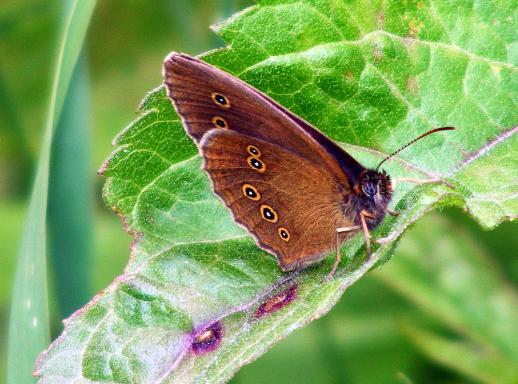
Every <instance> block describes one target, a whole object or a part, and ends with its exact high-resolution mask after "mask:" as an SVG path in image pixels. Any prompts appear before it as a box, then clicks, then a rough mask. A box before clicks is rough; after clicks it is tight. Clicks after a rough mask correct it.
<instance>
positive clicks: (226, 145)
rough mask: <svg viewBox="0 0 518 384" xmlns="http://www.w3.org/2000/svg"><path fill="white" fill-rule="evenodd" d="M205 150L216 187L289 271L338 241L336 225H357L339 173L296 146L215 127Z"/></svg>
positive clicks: (204, 143)
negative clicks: (349, 215)
mask: <svg viewBox="0 0 518 384" xmlns="http://www.w3.org/2000/svg"><path fill="white" fill-rule="evenodd" d="M200 150H201V153H202V155H203V158H204V169H205V170H206V171H207V172H208V174H209V176H210V178H211V180H212V182H213V187H214V191H215V192H216V193H217V194H218V195H219V196H220V197H221V198H222V200H223V202H224V203H225V204H226V205H227V207H229V208H230V210H231V211H232V213H233V215H234V219H235V220H236V221H237V222H238V223H240V224H242V225H243V226H245V227H246V229H248V231H249V232H250V233H251V234H252V235H253V236H254V237H255V239H256V240H257V242H258V244H259V246H261V247H262V248H263V249H266V250H268V251H270V252H271V253H273V254H275V255H276V256H277V259H278V261H279V264H280V266H281V268H282V269H283V270H284V271H288V270H294V269H298V268H301V267H303V266H305V265H309V264H312V263H314V262H316V261H318V260H320V259H322V257H323V256H324V255H325V253H326V252H327V251H329V250H330V249H332V248H334V246H335V242H336V228H338V227H344V226H351V225H353V223H352V222H351V221H349V219H347V216H346V215H344V212H343V210H344V196H343V191H341V187H340V186H339V185H338V184H337V183H336V180H335V179H334V177H333V176H332V175H331V174H330V173H329V172H326V171H325V170H323V169H322V168H321V167H319V166H318V165H316V164H314V163H313V162H311V161H309V160H307V159H304V158H302V157H301V156H299V155H298V154H295V153H293V152H292V151H289V150H287V149H284V148H281V147H279V146H277V145H275V144H272V143H269V142H267V141H264V140H261V139H257V138H255V137H250V136H248V135H244V134H241V133H238V132H235V131H231V130H216V129H213V130H211V131H209V132H208V133H207V134H205V135H204V136H203V139H202V140H201V142H200Z"/></svg>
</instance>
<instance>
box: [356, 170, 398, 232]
mask: <svg viewBox="0 0 518 384" xmlns="http://www.w3.org/2000/svg"><path fill="white" fill-rule="evenodd" d="M354 192H355V194H354V195H355V199H354V200H353V201H354V207H355V208H356V212H357V214H358V215H359V214H360V212H362V211H363V212H366V213H367V214H368V216H366V220H367V224H368V226H369V228H370V229H373V228H374V227H376V226H377V225H378V224H379V223H380V222H381V220H383V218H384V217H385V214H386V212H387V206H388V204H389V202H390V199H391V198H392V183H391V181H390V176H389V175H387V173H386V172H385V171H381V172H378V171H375V170H370V169H367V170H365V171H363V172H362V173H361V174H360V176H359V178H358V182H357V184H356V185H355V187H354ZM357 221H358V224H359V216H358V220H357Z"/></svg>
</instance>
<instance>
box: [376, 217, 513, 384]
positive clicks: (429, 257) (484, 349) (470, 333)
mask: <svg viewBox="0 0 518 384" xmlns="http://www.w3.org/2000/svg"><path fill="white" fill-rule="evenodd" d="M427 224H428V225H427V226H426V227H425V226H422V225H421V226H416V227H415V229H412V233H411V236H408V237H407V238H405V239H404V240H403V241H402V242H401V246H400V247H399V248H398V255H397V257H395V258H394V260H392V262H391V263H389V265H387V266H386V268H384V269H383V271H382V272H381V273H376V274H375V275H376V276H377V277H378V278H380V279H381V280H382V281H383V282H385V283H386V284H388V285H389V286H390V287H392V288H394V289H395V290H397V291H398V292H399V293H400V294H401V295H403V296H404V297H407V298H408V299H410V300H412V301H413V302H414V303H415V304H416V305H417V306H418V307H420V308H421V309H422V311H424V312H425V313H428V314H430V315H431V316H432V317H433V318H435V319H436V320H438V321H439V322H440V323H441V324H443V325H445V326H446V327H448V328H449V329H450V333H451V332H453V333H454V334H455V335H456V336H455V338H456V340H455V342H453V341H451V340H449V341H448V340H447V339H446V338H443V337H442V336H440V335H434V334H432V333H431V332H428V331H425V330H422V329H420V328H419V329H418V328H416V327H415V326H413V325H410V324H408V323H406V322H405V323H404V324H403V325H404V330H405V331H406V333H407V334H409V336H410V337H411V339H412V340H413V341H415V343H416V344H417V345H418V346H419V347H420V348H421V349H422V350H423V351H424V352H425V353H426V354H427V355H428V356H430V357H431V358H432V359H434V360H437V361H439V362H440V363H442V364H444V365H446V366H448V367H452V368H453V369H456V370H458V371H459V372H461V373H465V374H468V375H469V376H471V377H472V378H474V379H477V380H482V381H484V382H490V383H503V382H508V383H511V382H516V380H518V369H517V368H516V367H518V345H517V344H516V340H518V329H517V328H516V324H517V322H518V297H517V296H516V292H515V291H514V290H513V287H512V286H511V285H510V284H509V283H508V282H507V281H506V280H505V279H504V277H503V275H502V274H501V273H500V272H499V271H498V270H497V269H496V267H495V265H494V263H493V260H491V259H490V258H489V257H488V255H485V254H484V253H483V252H482V251H481V249H479V248H478V247H477V243H476V241H475V239H474V238H473V237H472V236H469V235H468V234H467V233H465V232H464V231H462V230H459V228H458V226H456V225H455V224H453V223H452V222H448V221H446V220H444V219H441V218H440V217H438V216H433V217H429V218H428V220H427ZM450 233H455V234H456V236H444V234H450ZM459 339H460V340H462V341H459ZM460 352H462V353H460ZM453 356H457V358H452V357H453ZM504 378H505V380H504Z"/></svg>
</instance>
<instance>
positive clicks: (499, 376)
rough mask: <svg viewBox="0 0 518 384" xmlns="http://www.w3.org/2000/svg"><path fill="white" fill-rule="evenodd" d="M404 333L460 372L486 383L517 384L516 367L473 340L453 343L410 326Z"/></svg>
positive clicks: (432, 356)
mask: <svg viewBox="0 0 518 384" xmlns="http://www.w3.org/2000/svg"><path fill="white" fill-rule="evenodd" d="M403 329H404V331H405V332H406V333H407V335H408V336H409V337H410V338H411V340H412V341H413V342H414V343H415V344H416V345H417V346H418V347H419V348H421V350H422V351H423V352H424V353H426V354H427V355H428V356H429V357H430V358H431V359H433V360H435V361H436V362H438V363H440V364H441V365H444V366H446V367H451V368H453V369H455V370H458V371H459V372H460V373H463V374H465V375H466V376H468V377H471V378H472V379H475V380H477V381H480V382H483V383H495V384H505V383H509V384H512V383H516V380H517V379H518V372H517V370H516V368H515V367H516V365H512V364H509V361H506V360H505V359H502V358H501V356H498V354H495V353H494V351H492V350H488V349H485V348H481V346H480V345H479V344H477V343H473V342H469V341H452V340H451V339H447V338H445V337H440V336H438V335H436V334H433V333H431V332H428V331H425V330H423V329H420V328H418V327H411V326H408V325H406V326H405V327H404V328H403Z"/></svg>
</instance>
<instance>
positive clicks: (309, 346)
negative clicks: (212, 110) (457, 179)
mask: <svg viewBox="0 0 518 384" xmlns="http://www.w3.org/2000/svg"><path fill="white" fill-rule="evenodd" d="M251 5H252V2H251V1H224V0H203V1H202V0H196V1H194V0H153V1H149V0H148V1H144V0H140V1H139V0H125V1H122V0H110V1H101V2H98V4H97V6H96V9H95V13H94V15H93V18H92V21H91V25H90V28H89V31H88V35H87V41H86V43H85V46H84V49H83V52H82V55H81V57H80V60H79V63H78V65H77V68H76V71H75V73H74V76H73V86H72V87H71V89H70V91H69V95H68V99H67V101H66V103H65V106H64V110H63V114H62V116H61V120H60V123H59V125H58V127H57V130H56V136H55V139H54V142H53V148H52V150H53V154H52V167H51V178H50V185H49V190H50V192H49V193H50V195H49V212H48V214H49V220H48V223H49V227H48V231H49V233H48V235H49V247H48V249H49V253H48V261H49V265H48V281H49V289H50V292H49V295H50V315H51V334H52V338H55V337H56V336H57V335H59V333H60V332H61V330H62V324H61V319H62V318H64V317H66V316H68V315H70V313H71V312H73V311H74V310H75V309H77V308H79V307H81V306H83V305H84V304H85V303H86V302H87V301H88V299H89V298H91V297H92V296H93V295H94V294H95V293H97V292H99V291H100V290H101V289H103V288H104V287H105V286H107V285H108V284H109V283H110V282H111V281H112V280H113V278H114V277H115V276H117V275H118V274H120V273H122V270H123V268H124V265H125V263H126V261H127V258H128V255H129V244H130V241H131V238H130V236H129V235H128V234H126V233H125V232H124V230H123V226H122V224H121V221H120V220H119V219H118V217H117V215H116V214H114V213H113V212H111V211H110V210H109V209H107V208H106V207H105V206H104V204H103V202H102V199H101V188H102V185H103V182H104V180H103V178H102V177H99V176H96V171H97V169H98V168H99V166H100V164H101V163H102V162H103V160H104V159H105V158H106V157H107V156H108V155H109V154H110V152H111V150H112V147H111V141H112V139H113V138H114V137H115V135H116V134H117V133H118V132H119V131H121V130H122V129H123V128H124V127H125V126H126V125H127V124H129V123H130V122H131V121H132V120H133V119H134V118H135V117H136V115H135V111H136V108H137V106H138V104H139V102H140V100H141V99H142V98H143V96H144V95H145V93H146V92H147V91H149V90H151V89H153V88H154V87H156V86H157V85H159V84H160V83H161V64H162V60H163V58H164V57H165V56H166V54H167V53H169V52H170V51H172V50H177V51H182V52H187V53H190V54H198V53H201V52H204V51H207V50H209V49H212V48H216V47H220V46H222V45H223V43H222V41H221V40H220V39H219V38H218V37H217V36H216V35H214V34H213V33H212V32H211V31H210V30H209V27H208V26H209V25H210V24H213V23H215V22H218V21H221V20H223V19H224V18H225V17H228V16H229V15H231V14H232V13H233V12H236V11H238V10H241V9H243V8H245V7H247V6H251ZM65 10H66V1H64V2H56V1H46V0H8V1H5V0H4V1H3V2H2V4H1V5H0V52H2V55H1V58H0V210H1V211H0V240H1V244H2V246H3V249H4V251H3V256H2V257H1V258H0V327H1V329H2V333H1V340H0V341H1V345H2V349H1V350H0V353H1V355H0V377H1V378H2V379H0V381H3V378H4V377H6V376H5V375H6V374H5V372H6V359H5V353H6V343H7V322H8V316H9V305H10V300H11V287H12V281H13V274H14V266H15V261H16V256H17V252H18V249H19V245H20V244H19V243H20V234H21V229H22V224H23V220H24V218H25V214H26V210H27V204H28V199H29V195H30V190H31V185H32V181H33V176H34V172H35V167H36V162H37V158H38V151H39V148H40V143H41V139H42V132H43V128H44V121H45V118H46V113H47V112H46V111H47V109H48V103H49V93H50V87H51V82H52V75H53V68H54V64H55V61H56V52H57V48H58V38H59V33H60V30H61V25H62V23H63V19H64V12H65ZM67 127H69V128H67ZM70 127H72V128H70ZM430 228H433V229H432V230H431V229H430ZM451 233H455V234H456V236H455V237H452V236H450V235H451ZM517 234H518V223H516V222H515V223H504V224H502V225H500V226H499V227H498V228H496V229H495V230H493V231H491V232H484V231H482V230H481V229H480V228H479V227H478V225H477V224H476V223H474V222H473V221H472V220H471V219H470V218H469V217H467V216H466V215H465V214H464V213H463V212H460V211H458V210H449V209H448V210H444V211H441V212H437V213H433V214H430V215H428V216H427V217H425V218H424V219H423V220H422V221H421V222H420V223H418V224H417V225H416V226H415V227H414V228H412V229H411V230H410V231H409V233H408V234H407V235H406V236H405V237H404V239H403V241H402V242H401V244H400V247H399V249H398V251H397V253H396V255H395V256H394V259H393V260H392V261H391V262H390V263H389V264H388V265H386V266H384V267H383V268H381V269H380V270H378V271H375V272H374V273H370V274H368V275H367V276H366V277H365V278H363V279H362V280H360V282H359V283H357V284H356V285H355V286H353V287H352V288H351V289H350V290H349V291H347V292H346V294H345V295H344V297H343V298H342V300H341V301H340V303H339V304H338V305H337V306H336V307H335V308H334V309H333V310H332V311H331V313H330V314H329V315H328V316H326V317H325V318H323V319H321V320H319V321H317V322H315V323H313V324H311V325H310V326H308V327H306V328H305V329H303V330H300V331H298V332H296V333H295V334H294V335H292V336H291V337H289V338H288V339H286V340H284V341H282V342H280V343H279V344H278V345H277V346H275V347H274V348H273V349H272V350H271V351H270V352H268V353H267V354H266V355H265V356H263V357H262V358H261V359H259V360H258V361H257V362H255V363H253V364H251V365H249V366H246V367H245V368H243V369H242V370H241V371H240V372H239V373H238V374H237V376H236V377H235V378H234V379H233V382H235V383H393V382H400V383H410V382H415V383H463V382H474V383H477V382H489V383H500V382H513V380H515V379H516V380H518V373H517V368H515V367H516V366H517V365H518V356H516V348H514V349H513V348H507V349H506V347H505V342H503V341H502V340H504V339H506V338H509V335H511V336H512V335H516V329H517V328H518V319H517V318H516V317H515V315H516V305H517V303H518V299H517V290H516V287H517V285H518V263H517V262H516V255H517V252H518V251H517V250H518V236H517ZM466 276H468V277H467V278H466ZM466 279H467V280H466ZM452 281H454V282H459V284H457V285H455V284H453V285H452V284H451V282H452ZM470 284H471V285H470ZM473 285H476V288H473V289H471V287H473ZM495 298H498V299H499V300H500V301H499V302H498V303H497V304H498V305H492V304H491V303H492V301H493V300H496V299H495ZM502 306H503V307H502ZM508 307H511V309H509V308H508ZM512 307H514V309H513V308H512ZM498 308H500V309H501V310H502V311H504V312H505V314H504V315H502V314H501V313H496V312H497V311H495V309H498ZM502 308H503V309H502ZM506 311H507V312H506ZM509 320H511V321H510V322H509ZM504 322H505V324H503V323H504ZM500 323H502V324H500ZM484 324H493V325H496V326H495V329H496V331H495V332H486V331H487V329H484ZM509 328H510V329H509ZM499 329H503V330H502V331H501V332H500V331H499ZM499 332H500V333H499ZM508 341H509V340H508ZM515 341H516V343H517V344H518V339H516V340H515ZM515 382H518V381H515Z"/></svg>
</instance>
